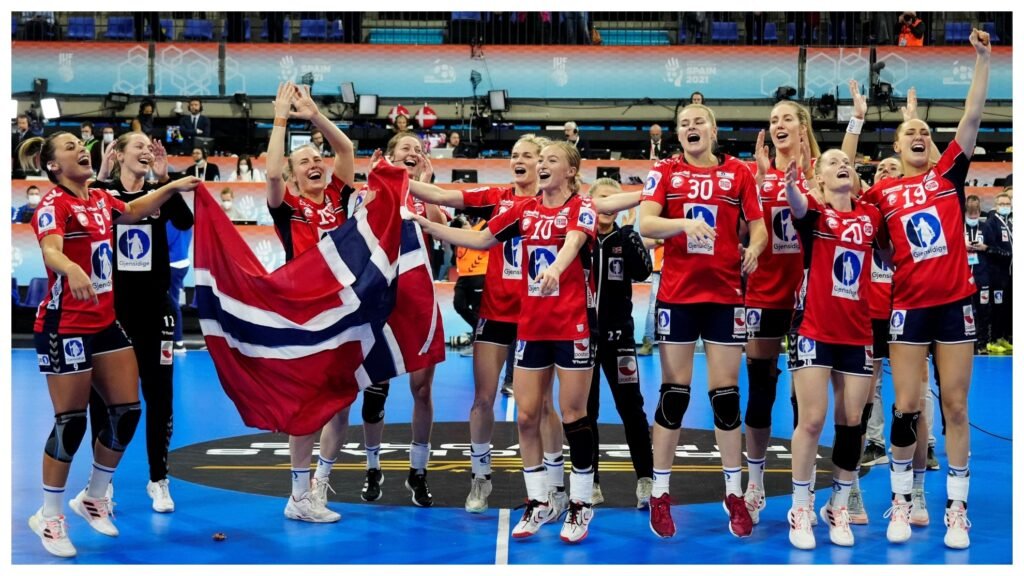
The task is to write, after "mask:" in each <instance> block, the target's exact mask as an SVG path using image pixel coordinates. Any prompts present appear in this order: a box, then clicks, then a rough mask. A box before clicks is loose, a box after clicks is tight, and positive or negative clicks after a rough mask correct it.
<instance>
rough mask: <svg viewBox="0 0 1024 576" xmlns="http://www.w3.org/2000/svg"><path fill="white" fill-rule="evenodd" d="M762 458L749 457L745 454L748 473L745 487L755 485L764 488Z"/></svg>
mask: <svg viewBox="0 0 1024 576" xmlns="http://www.w3.org/2000/svg"><path fill="white" fill-rule="evenodd" d="M764 461H765V459H764V458H759V459H757V458H751V457H750V456H747V470H748V471H749V473H750V475H749V476H748V477H747V488H750V487H751V486H752V485H756V486H759V487H761V488H762V489H763V488H764Z"/></svg>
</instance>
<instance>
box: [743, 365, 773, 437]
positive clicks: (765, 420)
mask: <svg viewBox="0 0 1024 576" xmlns="http://www.w3.org/2000/svg"><path fill="white" fill-rule="evenodd" d="M772 364H773V361H772V360H769V359H767V358H751V359H749V360H747V380H748V381H749V382H750V393H749V396H747V414H746V417H745V419H744V421H745V422H746V423H747V426H750V427H751V428H771V427H772V407H773V406H775V383H776V378H775V375H774V374H773V372H774V370H773V368H774V366H772Z"/></svg>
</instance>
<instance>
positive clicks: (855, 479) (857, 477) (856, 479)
mask: <svg viewBox="0 0 1024 576" xmlns="http://www.w3.org/2000/svg"><path fill="white" fill-rule="evenodd" d="M853 489H854V490H860V464H857V469H856V470H854V471H853Z"/></svg>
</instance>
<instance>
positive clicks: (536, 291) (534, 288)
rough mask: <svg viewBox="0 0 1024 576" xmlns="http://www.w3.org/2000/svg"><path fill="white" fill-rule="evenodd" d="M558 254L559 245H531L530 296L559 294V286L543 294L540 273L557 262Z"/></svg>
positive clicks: (529, 267) (528, 292) (529, 262)
mask: <svg viewBox="0 0 1024 576" xmlns="http://www.w3.org/2000/svg"><path fill="white" fill-rule="evenodd" d="M557 254H558V247H557V246H530V247H529V260H528V270H529V273H530V278H529V289H528V291H527V294H529V295H530V296H558V287H557V286H556V287H555V290H554V292H552V293H550V294H541V291H540V274H541V272H543V271H545V270H547V269H548V266H551V265H552V264H554V263H555V256H556V255H557Z"/></svg>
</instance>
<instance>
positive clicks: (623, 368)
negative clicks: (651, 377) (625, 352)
mask: <svg viewBox="0 0 1024 576" xmlns="http://www.w3.org/2000/svg"><path fill="white" fill-rule="evenodd" d="M617 365H618V370H619V384H639V383H640V371H639V370H637V366H636V358H634V357H632V356H619V359H618V362H617Z"/></svg>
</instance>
